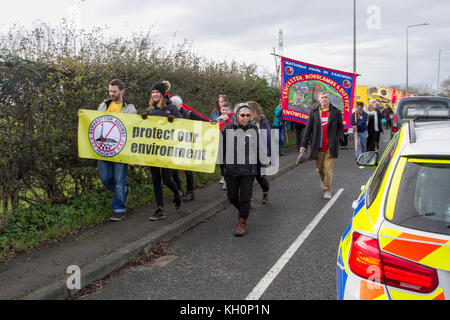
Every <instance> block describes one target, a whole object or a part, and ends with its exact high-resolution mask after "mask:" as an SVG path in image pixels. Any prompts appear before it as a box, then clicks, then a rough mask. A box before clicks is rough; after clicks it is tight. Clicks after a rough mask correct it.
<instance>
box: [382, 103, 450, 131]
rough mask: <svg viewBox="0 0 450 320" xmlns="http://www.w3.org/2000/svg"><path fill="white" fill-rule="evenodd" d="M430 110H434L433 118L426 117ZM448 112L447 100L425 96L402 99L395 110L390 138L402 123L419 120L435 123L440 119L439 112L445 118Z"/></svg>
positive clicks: (449, 106) (449, 107)
mask: <svg viewBox="0 0 450 320" xmlns="http://www.w3.org/2000/svg"><path fill="white" fill-rule="evenodd" d="M430 110H436V111H434V112H435V115H434V116H429V115H428V113H430V112H429V111H430ZM439 110H440V111H439ZM445 110H447V111H445ZM448 110H450V99H449V98H444V97H426V96H416V97H406V98H402V99H400V101H399V102H398V104H397V108H396V109H395V113H394V118H393V121H392V130H391V137H393V136H394V134H395V133H396V132H397V131H398V129H399V128H401V127H402V124H403V122H404V121H407V120H413V119H419V118H420V119H421V120H424V121H430V120H431V121H437V120H439V119H440V117H439V112H442V113H441V115H443V117H446V116H448V112H449V111H448Z"/></svg>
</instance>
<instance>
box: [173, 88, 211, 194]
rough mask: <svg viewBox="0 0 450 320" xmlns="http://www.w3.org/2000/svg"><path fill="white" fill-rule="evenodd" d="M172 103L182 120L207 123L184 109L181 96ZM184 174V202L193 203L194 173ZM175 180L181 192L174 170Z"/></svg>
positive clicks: (186, 172)
mask: <svg viewBox="0 0 450 320" xmlns="http://www.w3.org/2000/svg"><path fill="white" fill-rule="evenodd" d="M171 100H172V103H173V104H174V105H175V106H176V107H177V109H178V111H179V112H180V114H181V116H182V118H184V119H189V120H197V121H206V119H205V118H202V117H201V116H199V115H198V114H196V113H195V112H193V111H192V110H186V109H184V108H183V100H182V99H181V97H180V96H173V97H172V99H171ZM184 174H185V175H186V192H185V193H184V195H183V201H186V202H187V201H192V200H194V199H195V197H194V173H193V172H192V171H188V170H184ZM174 179H176V180H175V182H176V183H177V185H178V188H179V189H180V190H181V182H180V180H179V177H178V170H174Z"/></svg>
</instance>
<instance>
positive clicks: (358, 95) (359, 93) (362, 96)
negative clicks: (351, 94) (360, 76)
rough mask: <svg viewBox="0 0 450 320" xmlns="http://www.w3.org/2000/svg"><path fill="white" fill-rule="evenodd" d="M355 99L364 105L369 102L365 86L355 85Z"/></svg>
mask: <svg viewBox="0 0 450 320" xmlns="http://www.w3.org/2000/svg"><path fill="white" fill-rule="evenodd" d="M355 101H360V102H363V103H364V105H365V106H367V105H368V104H369V94H368V91H367V86H356V90H355ZM355 105H356V103H355Z"/></svg>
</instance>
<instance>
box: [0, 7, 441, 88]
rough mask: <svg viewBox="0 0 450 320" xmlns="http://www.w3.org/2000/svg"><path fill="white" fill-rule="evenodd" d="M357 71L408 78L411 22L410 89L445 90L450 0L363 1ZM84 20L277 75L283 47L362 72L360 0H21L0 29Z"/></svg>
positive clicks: (373, 78)
mask: <svg viewBox="0 0 450 320" xmlns="http://www.w3.org/2000/svg"><path fill="white" fill-rule="evenodd" d="M356 2H357V4H356V24H357V26H356V34H357V35H356V39H357V45H356V47H357V51H356V55H357V56H356V71H357V73H359V74H361V76H360V77H358V80H357V84H359V85H370V86H376V85H391V84H400V85H405V83H406V29H407V26H408V25H414V24H420V23H423V22H426V23H430V25H428V26H420V27H412V28H409V37H408V39H409V46H408V47H409V50H408V52H409V85H428V86H430V87H431V88H432V89H436V84H437V72H438V56H439V50H440V49H442V50H444V49H449V50H448V51H442V53H441V66H440V79H441V81H442V80H444V79H446V78H448V77H450V36H449V35H450V19H449V15H450V1H449V0H427V1H425V0H396V1H392V0H389V1H388V0H357V1H356ZM62 18H69V19H74V21H75V23H76V24H77V25H78V26H79V27H80V28H84V29H86V30H89V29H90V28H92V27H94V26H95V27H103V26H108V31H107V32H108V33H111V34H116V35H120V36H127V35H130V34H131V33H132V32H140V31H143V32H146V31H148V30H149V28H150V27H151V28H152V29H151V33H152V34H153V35H154V36H155V38H156V39H157V41H158V43H160V44H171V43H173V42H182V41H183V40H184V39H187V40H188V41H190V42H191V43H192V45H193V49H194V50H195V51H196V53H197V54H199V55H201V56H205V57H207V58H210V59H213V60H224V59H226V60H231V59H234V60H238V61H242V62H245V63H247V64H250V63H255V64H257V65H258V67H259V70H260V71H261V72H264V71H268V72H274V70H275V59H274V57H273V56H272V55H271V53H272V52H273V48H275V50H276V51H277V53H278V52H279V48H278V33H279V30H280V29H281V30H282V31H283V44H284V46H283V52H282V53H283V55H284V56H286V57H289V58H292V59H295V60H300V61H304V62H308V63H311V64H316V65H321V66H325V67H329V68H333V69H339V70H343V71H348V72H352V71H353V0H340V1H332V0H316V1H306V0H284V1H273V0H271V1H268V0H257V1H253V0H227V1H214V0H185V1H181V0H165V1H154V0H126V1H125V0H108V1H106V0H60V1H51V0H40V1H24V0H13V1H8V2H4V3H2V10H1V11H0V31H1V32H5V31H7V30H8V29H9V28H10V27H11V26H12V25H13V24H14V23H15V24H16V25H19V26H24V27H26V28H31V27H32V25H33V23H36V21H42V22H47V23H50V24H52V25H55V26H57V25H59V24H60V23H61V19H62Z"/></svg>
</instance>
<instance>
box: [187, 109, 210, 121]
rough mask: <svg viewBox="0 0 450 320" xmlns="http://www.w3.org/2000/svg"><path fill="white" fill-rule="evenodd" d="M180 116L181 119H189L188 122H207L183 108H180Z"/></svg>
mask: <svg viewBox="0 0 450 320" xmlns="http://www.w3.org/2000/svg"><path fill="white" fill-rule="evenodd" d="M180 114H181V117H182V118H183V119H189V120H197V121H205V122H206V121H208V120H206V119H205V118H202V117H200V116H199V115H198V114H196V113H195V112H194V111H192V110H186V109H184V108H183V107H182V108H180Z"/></svg>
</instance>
